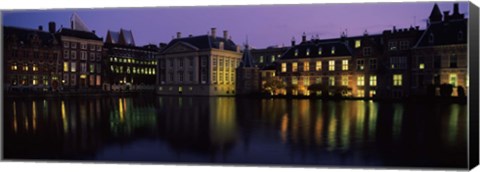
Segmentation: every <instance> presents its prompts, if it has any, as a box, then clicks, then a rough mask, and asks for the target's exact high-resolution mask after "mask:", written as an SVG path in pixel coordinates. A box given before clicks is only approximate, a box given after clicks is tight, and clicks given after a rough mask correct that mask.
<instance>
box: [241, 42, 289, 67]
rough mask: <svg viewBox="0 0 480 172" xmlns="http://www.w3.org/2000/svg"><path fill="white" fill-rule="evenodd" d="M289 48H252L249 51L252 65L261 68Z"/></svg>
mask: <svg viewBox="0 0 480 172" xmlns="http://www.w3.org/2000/svg"><path fill="white" fill-rule="evenodd" d="M289 48H290V47H276V46H270V47H267V48H264V49H252V50H250V52H251V54H252V58H253V63H254V65H256V66H258V67H259V68H263V67H265V66H269V65H271V64H273V63H274V62H275V61H277V60H278V59H280V58H281V57H282V55H283V54H284V53H285V52H287V50H288V49H289Z"/></svg>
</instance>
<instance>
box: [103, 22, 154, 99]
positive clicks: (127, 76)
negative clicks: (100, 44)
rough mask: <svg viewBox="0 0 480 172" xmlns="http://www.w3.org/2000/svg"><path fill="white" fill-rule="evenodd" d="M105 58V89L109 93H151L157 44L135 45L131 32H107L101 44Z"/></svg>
mask: <svg viewBox="0 0 480 172" xmlns="http://www.w3.org/2000/svg"><path fill="white" fill-rule="evenodd" d="M104 49H105V54H106V58H105V60H104V63H105V67H106V70H105V73H106V76H107V79H104V89H105V90H112V91H123V90H126V91H141V90H143V91H148V90H151V91H153V90H154V89H155V84H156V82H155V79H156V76H155V74H156V66H157V60H156V57H157V55H158V53H159V49H158V47H157V46H156V45H146V46H142V47H139V46H136V45H135V42H134V39H133V34H132V32H131V31H128V30H123V29H121V30H120V32H113V31H108V32H107V37H106V40H105V44H104Z"/></svg>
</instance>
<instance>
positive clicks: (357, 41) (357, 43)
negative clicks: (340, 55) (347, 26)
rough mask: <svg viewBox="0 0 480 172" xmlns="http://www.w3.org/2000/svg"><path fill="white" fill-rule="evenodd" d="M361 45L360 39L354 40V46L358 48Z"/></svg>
mask: <svg viewBox="0 0 480 172" xmlns="http://www.w3.org/2000/svg"><path fill="white" fill-rule="evenodd" d="M361 46H362V41H361V40H355V48H360V47H361Z"/></svg>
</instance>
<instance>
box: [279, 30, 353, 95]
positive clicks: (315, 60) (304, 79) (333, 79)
mask: <svg viewBox="0 0 480 172" xmlns="http://www.w3.org/2000/svg"><path fill="white" fill-rule="evenodd" d="M352 60H353V59H352V51H351V49H350V47H349V46H348V44H347V43H346V42H344V41H319V40H310V41H307V40H306V36H305V35H303V36H302V42H301V43H300V44H299V45H294V46H292V47H291V48H290V49H289V50H288V51H287V52H286V53H285V54H284V55H283V56H282V57H281V58H280V59H279V60H278V63H279V64H280V65H279V67H278V68H277V71H278V76H279V77H280V78H282V80H283V81H284V82H286V90H285V93H286V94H288V95H305V96H308V95H310V93H311V91H313V93H314V94H316V95H330V96H333V95H335V94H337V95H340V94H341V95H344V96H348V95H351V94H352V93H353V94H355V92H356V89H355V87H352V86H354V84H353V83H354V82H355V79H354V78H353V74H354V73H353V67H354V66H353V64H352ZM311 85H316V86H315V87H316V88H315V89H313V86H312V87H311ZM352 91H353V92H352Z"/></svg>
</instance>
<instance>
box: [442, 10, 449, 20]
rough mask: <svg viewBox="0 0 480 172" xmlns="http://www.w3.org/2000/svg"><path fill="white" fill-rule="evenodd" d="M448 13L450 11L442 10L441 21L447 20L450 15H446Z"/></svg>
mask: <svg viewBox="0 0 480 172" xmlns="http://www.w3.org/2000/svg"><path fill="white" fill-rule="evenodd" d="M448 13H450V11H444V12H443V21H448V18H449V17H450V16H449V15H448Z"/></svg>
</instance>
